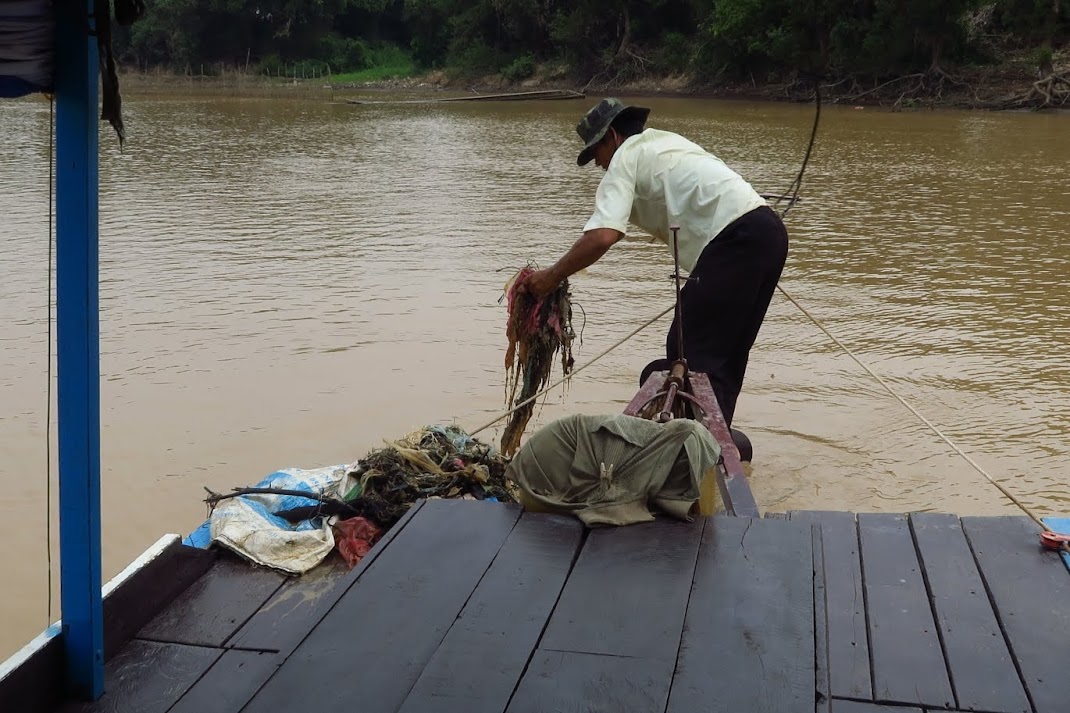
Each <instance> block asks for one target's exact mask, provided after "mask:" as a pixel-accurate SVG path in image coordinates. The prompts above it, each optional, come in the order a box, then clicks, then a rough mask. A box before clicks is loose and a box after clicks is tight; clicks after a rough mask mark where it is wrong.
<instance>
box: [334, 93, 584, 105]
mask: <svg viewBox="0 0 1070 713" xmlns="http://www.w3.org/2000/svg"><path fill="white" fill-rule="evenodd" d="M586 96H587V95H586V94H584V93H583V92H576V91H572V90H569V89H539V90H534V91H530V92H506V93H503V94H471V95H465V96H459V97H443V98H430V99H397V100H390V99H346V100H345V103H346V104H358V105H363V104H446V103H456V102H509V101H512V102H516V101H561V100H566V99H583V98H584V97H586Z"/></svg>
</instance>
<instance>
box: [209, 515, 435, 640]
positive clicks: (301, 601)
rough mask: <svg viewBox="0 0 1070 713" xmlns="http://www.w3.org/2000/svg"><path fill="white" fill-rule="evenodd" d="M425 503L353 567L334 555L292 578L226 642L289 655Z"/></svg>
mask: <svg viewBox="0 0 1070 713" xmlns="http://www.w3.org/2000/svg"><path fill="white" fill-rule="evenodd" d="M425 502H426V501H424V500H419V501H417V502H416V503H415V504H414V505H413V506H412V507H411V508H409V509H408V511H407V512H406V513H405V514H404V515H403V516H402V517H401V519H400V520H398V522H397V523H396V524H395V525H394V526H393V527H391V528H390V529H389V530H387V531H386V532H385V533H384V534H383V536H382V538H380V539H379V541H378V542H376V543H375V545H374V546H373V547H372V548H371V550H369V551H368V554H366V555H364V558H363V559H361V561H360V562H358V563H357V565H356V567H354V568H353V569H352V570H348V571H347V569H346V564H345V562H344V561H343V560H342V559H341V557H336V556H332V557H330V558H328V560H327V561H326V562H324V563H323V564H322V565H320V567H317V568H316V569H314V570H312V571H311V572H309V573H307V574H305V575H302V576H301V577H294V578H291V579H289V580H288V581H287V582H286V583H285V584H283V585H282V587H281V588H280V589H279V590H278V591H277V592H275V594H274V595H273V596H272V597H271V599H269V600H268V601H267V603H266V604H264V606H263V607H261V608H260V610H259V611H257V613H256V614H254V615H253V617H252V618H251V619H249V621H248V622H247V623H246V624H245V626H243V627H242V628H241V629H240V630H239V631H238V633H237V634H235V635H234V638H233V639H231V640H230V641H229V642H227V644H228V646H231V647H234V648H242V649H253V650H257V651H278V652H279V653H281V654H284V655H289V654H290V653H291V652H293V650H294V649H295V648H297V645H298V644H300V643H301V641H302V640H303V639H304V638H305V637H306V636H308V634H309V632H311V631H312V629H313V628H315V626H316V624H318V623H319V622H320V620H322V619H323V617H325V616H326V615H327V612H329V611H330V610H331V607H333V606H334V605H335V604H336V603H337V602H338V600H339V599H341V598H342V595H343V594H345V593H346V592H347V591H349V588H350V587H352V586H353V584H354V583H355V582H356V581H357V580H359V579H360V577H361V576H363V574H364V572H366V571H367V569H368V567H370V566H371V565H372V563H373V562H375V560H376V558H377V557H379V556H380V555H381V554H382V553H383V552H384V551H385V550H386V548H387V547H388V546H389V545H390V543H391V542H392V541H393V540H394V538H395V537H397V534H398V533H399V532H401V531H402V530H403V529H404V528H405V527H406V526H407V525H408V523H409V522H411V521H412V518H413V517H414V516H415V515H416V514H417V513H418V512H419V510H420V508H421V507H423V504H424V503H425Z"/></svg>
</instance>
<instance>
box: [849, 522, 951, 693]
mask: <svg viewBox="0 0 1070 713" xmlns="http://www.w3.org/2000/svg"><path fill="white" fill-rule="evenodd" d="M858 533H859V537H860V540H861V543H862V581H863V584H864V586H865V592H866V611H867V613H868V616H869V647H870V656H871V659H872V662H873V697H874V700H876V701H879V702H886V703H904V704H913V705H921V706H930V707H934V708H951V707H953V706H954V700H955V699H954V696H953V695H952V692H951V682H950V680H949V679H948V672H947V664H946V663H945V661H944V652H943V649H942V648H941V646H940V637H939V635H938V634H937V629H936V621H935V620H934V619H933V612H932V608H931V607H930V604H929V595H928V593H927V592H926V589H925V582H924V580H923V579H922V574H921V564H920V563H919V562H918V556H917V552H916V551H915V549H914V541H913V538H912V537H911V534H910V527H909V526H908V524H907V519H906V517H905V516H903V515H885V514H879V515H878V514H861V515H859V516H858Z"/></svg>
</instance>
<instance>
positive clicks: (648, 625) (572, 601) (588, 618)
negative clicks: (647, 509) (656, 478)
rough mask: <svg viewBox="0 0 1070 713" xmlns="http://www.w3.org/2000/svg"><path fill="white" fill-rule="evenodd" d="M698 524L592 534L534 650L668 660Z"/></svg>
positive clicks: (661, 522) (664, 521) (672, 656)
mask: <svg viewBox="0 0 1070 713" xmlns="http://www.w3.org/2000/svg"><path fill="white" fill-rule="evenodd" d="M704 521H705V520H704V519H702V518H699V519H696V520H695V521H694V522H690V523H685V522H679V521H676V520H670V519H668V518H661V519H658V520H656V521H654V522H647V523H641V524H637V525H629V526H628V527H620V528H606V529H600V530H593V531H592V532H591V533H590V535H589V536H588V537H587V542H586V543H585V544H584V546H583V551H582V552H581V553H580V556H579V559H578V560H577V562H576V566H575V568H574V569H573V571H572V574H571V575H570V576H569V578H568V582H567V583H566V584H565V589H564V591H563V592H562V593H561V600H560V602H558V605H557V607H556V608H555V609H554V613H553V615H552V616H551V617H550V623H549V625H548V626H547V628H546V633H545V635H544V636H543V639H542V642H541V643H540V644H539V648H540V649H547V650H554V651H572V652H577V653H588V654H610V655H612V656H632V657H636V658H646V659H658V660H661V661H675V660H676V654H677V651H678V649H679V645H680V631H681V629H682V627H683V622H684V611H685V609H686V607H687V599H688V595H689V593H690V591H691V580H692V576H693V573H694V571H695V558H696V556H697V554H698V547H699V541H700V540H701V538H702V527H703V522H704Z"/></svg>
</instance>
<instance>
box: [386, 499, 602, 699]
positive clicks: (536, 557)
mask: <svg viewBox="0 0 1070 713" xmlns="http://www.w3.org/2000/svg"><path fill="white" fill-rule="evenodd" d="M583 534H584V533H583V524H582V523H581V522H580V521H579V520H577V519H576V518H573V517H563V516H555V515H538V514H533V513H528V514H525V515H524V516H523V517H521V519H520V522H519V523H517V526H516V528H514V529H513V532H512V533H511V534H510V535H509V538H508V539H507V540H506V541H505V544H504V545H503V546H502V549H501V551H500V552H499V553H498V556H497V557H496V558H495V559H494V564H492V565H491V568H490V569H489V570H488V571H487V574H486V575H485V576H484V577H483V580H482V581H481V582H480V583H479V586H478V587H476V590H475V592H474V593H473V594H472V598H471V599H470V600H469V601H468V603H467V604H466V605H465V607H464V611H462V612H461V615H460V617H458V619H457V621H456V622H455V623H454V625H453V627H452V628H451V629H450V631H449V633H448V634H446V638H445V639H443V641H442V644H441V646H439V647H438V651H436V652H435V655H434V656H433V657H432V658H431V661H430V662H429V663H428V664H427V667H426V668H425V669H424V671H423V674H422V675H421V676H420V678H419V680H417V682H416V685H415V686H413V689H412V691H411V692H410V693H409V695H408V697H407V698H406V699H405V704H404V705H403V706H402V707H401V711H402V713H422V712H423V711H430V710H433V711H435V712H436V713H450V712H451V711H456V712H457V713H480V712H481V711H486V712H487V713H501V712H502V711H503V710H505V707H506V706H507V705H508V703H509V698H510V697H511V696H512V694H513V691H514V690H515V689H516V685H517V683H518V682H519V681H520V676H521V675H522V674H523V673H524V668H525V666H527V663H528V660H529V659H530V658H531V654H532V652H533V651H534V650H535V645H536V644H537V643H538V641H539V636H540V635H541V634H542V631H543V627H545V626H546V621H547V619H548V618H549V617H550V612H551V611H552V610H553V608H554V604H555V603H556V602H557V598H558V596H559V595H560V594H561V589H562V587H563V586H564V585H565V580H566V579H567V578H568V573H569V571H570V570H571V569H572V563H573V562H574V561H575V558H576V553H577V552H578V551H579V548H580V543H581V542H582V540H583Z"/></svg>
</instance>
